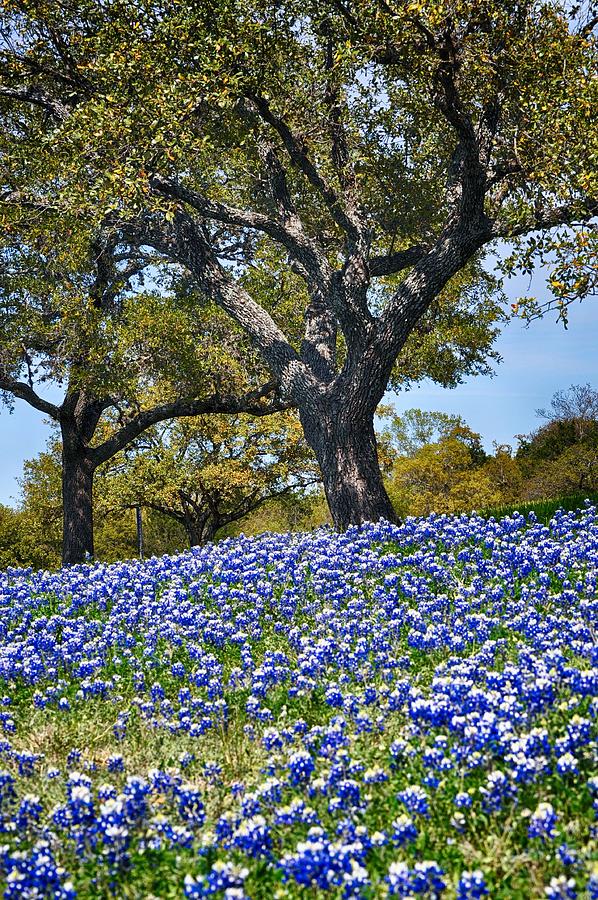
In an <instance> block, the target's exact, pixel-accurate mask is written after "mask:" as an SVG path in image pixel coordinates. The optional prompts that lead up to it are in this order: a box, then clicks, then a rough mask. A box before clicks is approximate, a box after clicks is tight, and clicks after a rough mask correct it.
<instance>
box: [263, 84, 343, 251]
mask: <svg viewBox="0 0 598 900" xmlns="http://www.w3.org/2000/svg"><path fill="white" fill-rule="evenodd" d="M248 99H249V100H250V101H251V103H252V104H253V106H254V107H255V109H256V110H257V111H258V113H259V115H260V116H261V118H262V119H263V120H264V122H266V123H267V124H268V125H270V127H271V128H273V129H274V131H276V133H277V134H278V135H279V137H280V139H281V140H282V142H283V144H284V147H285V149H286V151H287V153H288V154H289V157H290V158H291V160H292V162H293V163H294V164H295V165H296V166H297V168H298V169H299V170H300V171H301V172H303V174H304V175H305V176H306V178H307V180H308V181H309V182H310V184H311V185H313V187H315V188H316V190H317V191H318V193H319V194H320V196H321V197H322V199H323V200H324V203H325V204H326V206H327V208H328V211H329V212H330V215H331V216H332V218H333V220H334V221H335V222H336V224H337V225H338V226H339V228H341V229H342V231H343V232H344V233H345V234H346V235H347V237H348V238H349V240H350V241H354V242H357V241H358V240H359V237H360V229H359V226H358V223H357V222H356V221H355V220H354V218H353V216H352V215H350V214H349V213H348V211H347V210H346V209H345V207H344V205H343V203H342V202H341V199H340V197H339V196H338V195H337V193H336V191H334V190H333V189H332V187H331V186H330V185H329V184H328V182H327V181H326V179H325V178H324V177H323V176H322V175H320V173H319V172H318V170H317V168H316V166H315V165H314V163H313V162H312V161H311V159H310V158H309V155H308V153H307V150H306V148H305V147H304V146H302V144H301V142H300V141H299V139H298V138H297V137H296V135H295V134H293V132H292V131H291V129H290V128H289V126H288V125H287V123H286V122H285V121H284V119H282V118H280V117H279V116H277V115H275V114H274V113H273V112H272V110H271V108H270V105H269V103H268V101H267V100H265V99H264V98H263V97H260V96H258V95H251V96H249V97H248Z"/></svg>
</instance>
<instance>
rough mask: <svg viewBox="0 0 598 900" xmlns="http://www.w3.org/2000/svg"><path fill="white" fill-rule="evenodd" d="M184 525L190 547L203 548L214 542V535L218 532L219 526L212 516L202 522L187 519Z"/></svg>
mask: <svg viewBox="0 0 598 900" xmlns="http://www.w3.org/2000/svg"><path fill="white" fill-rule="evenodd" d="M184 525H185V531H186V532H187V537H188V539H189V546H190V547H203V546H204V544H209V542H210V541H213V540H214V535H215V534H216V532H217V530H218V525H217V524H216V522H214V520H213V519H212V517H211V516H210V517H209V518H207V519H202V520H201V521H199V520H196V519H191V518H186V519H185V522H184Z"/></svg>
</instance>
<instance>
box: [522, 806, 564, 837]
mask: <svg viewBox="0 0 598 900" xmlns="http://www.w3.org/2000/svg"><path fill="white" fill-rule="evenodd" d="M556 821H557V815H556V813H555V811H554V807H553V806H552V804H551V803H540V804H538V807H537V809H536V811H535V812H534V813H533V814H532V817H531V819H530V822H529V827H528V830H527V833H528V836H529V837H531V838H543V839H545V838H548V839H549V840H552V839H553V838H554V837H556V832H555V830H554V827H555V825H556Z"/></svg>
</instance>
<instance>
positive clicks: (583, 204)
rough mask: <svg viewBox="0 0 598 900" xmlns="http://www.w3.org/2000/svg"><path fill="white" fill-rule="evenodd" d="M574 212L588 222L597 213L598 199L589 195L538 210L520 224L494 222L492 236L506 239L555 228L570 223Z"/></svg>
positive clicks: (581, 219)
mask: <svg viewBox="0 0 598 900" xmlns="http://www.w3.org/2000/svg"><path fill="white" fill-rule="evenodd" d="M576 213H577V214H578V217H579V221H580V222H588V221H589V220H590V219H593V218H594V216H596V215H598V200H597V199H594V198H591V197H589V198H588V199H587V200H583V201H582V200H572V201H571V202H569V203H562V204H561V205H560V206H553V207H551V208H550V209H545V210H540V211H538V212H537V214H536V215H535V216H534V218H532V219H530V220H529V221H528V222H526V223H523V224H521V225H515V226H508V225H502V226H501V225H500V223H498V222H495V224H494V227H493V229H492V237H493V238H503V239H508V238H512V237H519V236H520V235H524V234H528V233H529V232H530V231H541V230H542V229H547V228H556V227H557V226H558V225H566V224H567V225H570V224H571V217H572V216H573V215H574V214H576Z"/></svg>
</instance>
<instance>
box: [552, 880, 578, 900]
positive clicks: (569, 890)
mask: <svg viewBox="0 0 598 900" xmlns="http://www.w3.org/2000/svg"><path fill="white" fill-rule="evenodd" d="M544 893H545V895H546V896H547V897H548V900H576V898H577V891H576V889H575V880H574V879H573V878H567V877H566V876H565V875H559V877H558V878H551V880H550V884H549V885H547V887H545V888H544Z"/></svg>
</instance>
